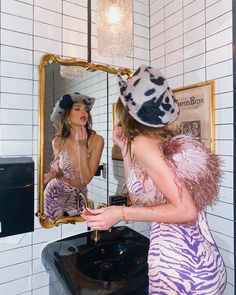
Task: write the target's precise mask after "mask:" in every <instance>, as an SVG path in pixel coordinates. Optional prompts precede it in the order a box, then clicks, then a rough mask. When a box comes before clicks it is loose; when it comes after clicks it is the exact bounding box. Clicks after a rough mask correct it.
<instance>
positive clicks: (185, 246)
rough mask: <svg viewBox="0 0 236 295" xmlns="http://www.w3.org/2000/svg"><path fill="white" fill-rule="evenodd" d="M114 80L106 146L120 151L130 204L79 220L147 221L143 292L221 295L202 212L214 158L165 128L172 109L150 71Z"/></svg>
mask: <svg viewBox="0 0 236 295" xmlns="http://www.w3.org/2000/svg"><path fill="white" fill-rule="evenodd" d="M119 80H120V81H119V87H120V98H119V100H118V103H117V115H118V117H119V119H120V122H121V126H120V127H119V126H116V127H115V128H114V130H113V141H114V142H115V143H116V144H117V145H118V146H119V147H120V148H121V151H122V155H123V159H124V168H125V177H126V183H127V188H128V190H129V194H130V197H131V200H132V202H133V204H134V205H133V206H131V207H119V206H111V207H108V208H102V209H96V210H91V213H93V214H94V215H92V216H89V215H85V214H83V215H82V216H83V217H84V218H85V219H86V220H87V223H88V226H90V227H91V228H93V229H101V230H105V229H108V228H110V227H111V226H113V225H114V224H116V223H117V222H119V221H121V220H125V221H128V220H135V221H149V222H150V228H151V231H150V248H149V254H148V265H149V272H148V275H149V294H162V295H181V294H189V295H190V294H191V295H193V294H197V295H206V294H208V295H209V294H211V295H213V294H214V295H219V294H223V290H224V288H225V283H226V272H225V266H224V263H223V260H222V257H221V255H220V253H219V251H218V248H217V246H216V244H215V242H214V241H213V239H212V237H211V234H210V232H209V229H208V225H207V222H206V219H205V215H204V211H203V210H204V209H205V208H206V206H208V205H212V204H213V203H214V202H215V201H216V197H217V193H218V182H219V179H220V173H219V160H218V158H217V157H216V155H213V154H211V153H210V151H209V150H208V149H206V148H205V147H204V146H203V144H202V143H200V142H199V141H198V140H197V139H194V138H193V137H191V136H186V135H178V136H173V134H172V133H171V131H169V130H168V129H167V127H166V126H167V125H168V124H170V123H171V122H173V121H174V120H175V119H176V118H177V116H178V114H179V110H178V105H177V102H176V101H175V98H174V96H173V93H172V91H171V89H170V88H169V86H168V84H167V81H166V79H165V78H164V77H163V76H162V74H161V73H160V72H159V71H158V70H156V69H153V68H151V67H147V66H145V65H143V66H141V67H140V68H139V69H138V70H137V71H136V72H135V73H134V75H133V77H132V78H131V79H130V80H129V81H128V82H126V81H124V80H122V78H121V77H119ZM131 142H132V144H133V154H134V161H132V160H131V157H130V143H131Z"/></svg>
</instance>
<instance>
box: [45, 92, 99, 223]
mask: <svg viewBox="0 0 236 295" xmlns="http://www.w3.org/2000/svg"><path fill="white" fill-rule="evenodd" d="M93 104H94V98H92V97H88V96H85V95H83V94H80V93H77V92H75V93H71V94H65V95H64V96H63V97H62V98H61V99H60V100H59V101H57V103H56V105H55V107H54V109H53V113H52V115H51V121H52V122H53V125H54V126H55V128H56V136H55V138H54V139H53V141H52V147H53V153H54V160H53V162H52V164H51V167H50V171H49V172H48V173H46V174H45V177H44V182H45V183H47V186H46V188H45V191H44V213H45V215H47V217H48V219H54V218H57V217H62V216H75V215H79V214H80V206H81V204H80V203H79V202H78V200H77V199H78V196H79V194H80V193H82V194H83V195H87V184H88V183H89V182H90V181H91V179H92V178H93V176H94V175H95V173H96V171H97V168H98V166H99V162H100V159H101V155H102V151H103V146H104V139H103V137H102V136H100V135H98V134H96V132H95V131H94V130H92V118H91V114H90V111H91V108H92V106H93ZM78 203H79V204H78Z"/></svg>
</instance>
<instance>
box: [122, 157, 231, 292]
mask: <svg viewBox="0 0 236 295" xmlns="http://www.w3.org/2000/svg"><path fill="white" fill-rule="evenodd" d="M127 188H128V190H129V193H130V196H131V199H132V201H133V203H134V204H135V205H138V206H152V205H154V204H155V205H158V204H163V203H165V202H166V200H165V198H164V196H163V195H162V194H161V193H160V191H159V190H158V188H157V187H156V184H155V183H154V182H153V180H152V179H151V178H150V177H149V176H148V175H147V174H145V173H144V172H143V171H141V170H140V167H139V166H138V165H137V163H135V161H134V162H133V165H132V168H131V170H130V174H129V178H128V180H127ZM150 228H151V232H150V248H149V254H148V266H149V273H148V276H149V294H151V295H155V294H158V295H221V294H223V291H224V288H225V285H226V269H225V265H224V262H223V259H222V257H221V255H220V252H219V250H218V248H217V246H216V244H215V242H214V240H213V238H212V236H211V234H210V231H209V228H208V224H207V221H206V218H205V214H204V211H203V210H201V211H199V214H198V220H197V222H196V223H195V224H191V225H189V224H182V225H180V224H167V223H157V222H151V223H150Z"/></svg>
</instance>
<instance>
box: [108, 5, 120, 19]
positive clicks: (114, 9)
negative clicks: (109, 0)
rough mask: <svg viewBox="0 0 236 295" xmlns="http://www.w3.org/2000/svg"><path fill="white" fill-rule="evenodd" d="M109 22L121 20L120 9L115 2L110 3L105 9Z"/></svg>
mask: <svg viewBox="0 0 236 295" xmlns="http://www.w3.org/2000/svg"><path fill="white" fill-rule="evenodd" d="M107 19H108V22H109V23H118V22H119V21H120V20H121V11H120V8H119V7H118V6H117V5H116V4H112V5H111V6H110V7H109V9H108V11H107Z"/></svg>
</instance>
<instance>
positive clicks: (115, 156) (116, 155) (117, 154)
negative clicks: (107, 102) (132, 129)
mask: <svg viewBox="0 0 236 295" xmlns="http://www.w3.org/2000/svg"><path fill="white" fill-rule="evenodd" d="M118 121H119V120H118V118H117V115H116V103H113V104H112V128H114V126H115V125H117V124H118ZM112 160H118V161H123V157H122V154H121V150H120V148H119V147H118V145H117V144H115V143H114V142H113V143H112Z"/></svg>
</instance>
